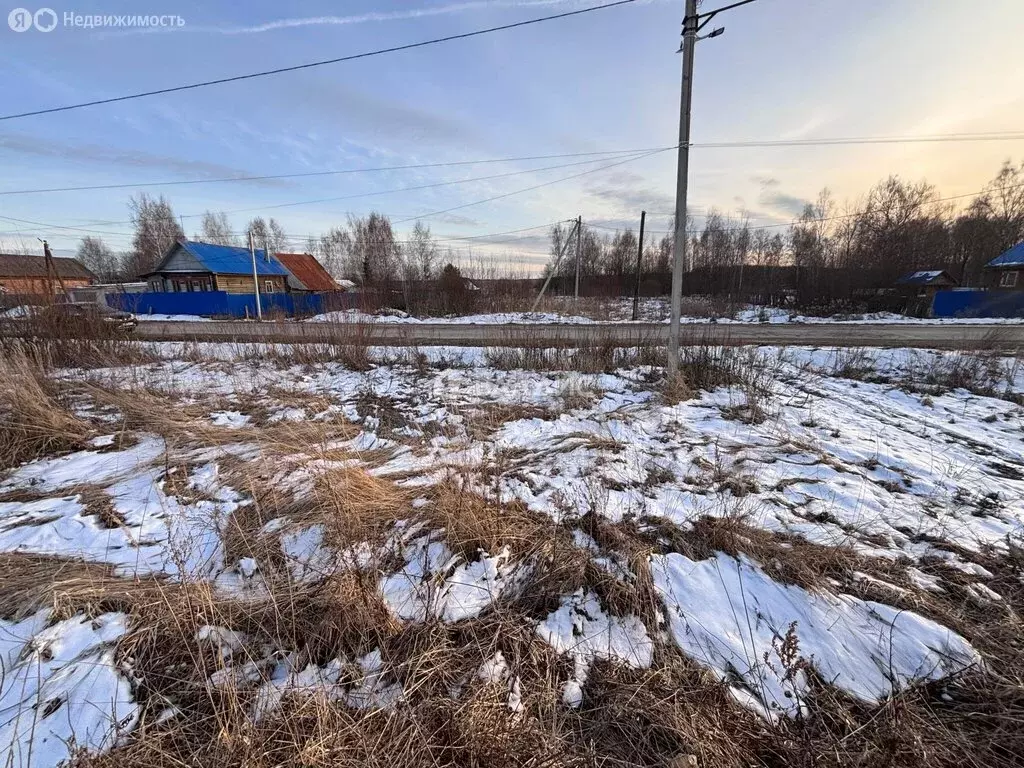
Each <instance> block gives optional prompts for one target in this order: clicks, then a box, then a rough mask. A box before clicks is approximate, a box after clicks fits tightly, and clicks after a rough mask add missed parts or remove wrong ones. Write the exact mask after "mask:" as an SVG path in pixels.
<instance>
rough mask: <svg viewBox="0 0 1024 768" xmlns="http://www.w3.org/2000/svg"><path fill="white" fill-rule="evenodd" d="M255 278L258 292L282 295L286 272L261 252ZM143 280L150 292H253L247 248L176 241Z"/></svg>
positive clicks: (249, 255) (250, 264)
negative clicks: (257, 283)
mask: <svg viewBox="0 0 1024 768" xmlns="http://www.w3.org/2000/svg"><path fill="white" fill-rule="evenodd" d="M256 276H257V279H258V280H259V288H260V293H285V291H286V286H287V279H288V270H286V269H285V268H284V266H283V265H282V264H281V262H279V261H278V260H277V259H276V258H274V257H273V256H268V255H267V254H266V253H265V252H264V251H262V250H257V251H256ZM143 277H144V278H146V282H147V283H148V284H149V290H150V291H152V292H154V293H199V292H206V291H225V292H227V293H253V292H254V290H253V288H254V287H253V259H252V256H251V254H250V253H249V249H248V248H236V247H234V246H230V245H214V244H212V243H199V242H195V241H192V240H179V241H178V242H177V243H175V244H174V246H173V247H172V248H171V249H170V250H169V251H168V252H167V255H165V256H164V257H163V259H161V260H160V263H159V264H158V265H157V267H156V269H154V270H153V271H152V272H150V273H149V274H148V275H143Z"/></svg>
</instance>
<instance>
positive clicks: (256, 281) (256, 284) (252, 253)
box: [249, 230, 263, 320]
mask: <svg viewBox="0 0 1024 768" xmlns="http://www.w3.org/2000/svg"><path fill="white" fill-rule="evenodd" d="M249 258H251V259H252V287H253V290H254V292H255V294H256V319H257V320H262V319H263V307H262V306H260V278H259V275H257V274H256V246H255V245H254V243H253V239H252V230H249Z"/></svg>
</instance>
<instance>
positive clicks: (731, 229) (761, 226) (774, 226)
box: [587, 184, 1024, 234]
mask: <svg viewBox="0 0 1024 768" xmlns="http://www.w3.org/2000/svg"><path fill="white" fill-rule="evenodd" d="M1021 187H1024V184H1010V185H1008V186H1005V187H997V188H995V189H992V190H988V189H982V190H979V191H977V192H968V193H967V194H963V195H951V196H950V197H937V198H935V199H933V200H925V201H924V202H921V203H917V204H915V205H913V206H910V207H911V208H923V207H924V206H926V205H934V204H936V203H948V202H951V201H953V200H964V199H966V198H968V197H974V198H980V197H981V196H982V195H985V194H986V193H988V192H1001V191H1003V190H1007V189H1019V188H1021ZM868 213H871V211H870V210H861V211H856V212H855V213H844V214H841V215H839V216H828V217H826V218H823V219H814V220H813V222H803V221H801V220H800V219H794V220H793V221H787V222H783V223H781V224H759V225H758V226H756V227H748V226H744V227H726V228H724V229H723V230H721V231H723V232H742V231H744V230H747V231H750V232H755V231H757V230H761V229H779V228H784V227H794V226H797V225H798V224H803V223H814V224H819V223H820V224H823V223H825V222H828V221H840V220H842V219H855V218H857V217H858V216H864V215H865V214H868ZM705 218H706V217H705ZM587 226H590V227H596V228H597V229H608V230H614V231H618V229H616V228H615V227H607V226H601V225H598V224H588V225H587ZM619 229H621V227H620V228H619ZM647 231H648V232H656V233H658V234H668V233H670V232H672V231H673V230H671V229H648V230H647Z"/></svg>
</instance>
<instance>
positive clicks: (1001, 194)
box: [976, 161, 1024, 252]
mask: <svg viewBox="0 0 1024 768" xmlns="http://www.w3.org/2000/svg"><path fill="white" fill-rule="evenodd" d="M976 205H977V211H978V212H979V213H983V214H984V215H985V216H986V217H987V218H989V219H992V220H993V221H994V222H995V223H996V226H997V231H998V233H999V244H998V246H997V250H999V251H1000V252H1002V251H1005V250H1007V249H1009V248H1012V247H1013V246H1015V245H1016V244H1017V243H1019V242H1021V241H1022V240H1024V162H1022V163H1021V164H1020V165H1014V164H1013V163H1011V162H1009V161H1007V162H1006V163H1004V164H1003V167H1002V168H1001V169H1000V170H999V173H997V174H996V177H995V178H994V179H992V181H990V182H989V183H988V186H987V187H986V188H985V192H984V194H983V195H982V196H981V198H979V199H978V201H977V203H976Z"/></svg>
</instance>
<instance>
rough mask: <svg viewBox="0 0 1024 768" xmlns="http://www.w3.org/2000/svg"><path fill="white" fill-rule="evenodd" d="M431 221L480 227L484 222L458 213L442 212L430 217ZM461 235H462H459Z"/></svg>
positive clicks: (458, 225)
mask: <svg viewBox="0 0 1024 768" xmlns="http://www.w3.org/2000/svg"><path fill="white" fill-rule="evenodd" d="M430 221H431V222H435V221H436V222H440V223H442V224H451V225H452V226H455V227H479V226H481V225H482V222H480V221H477V220H476V219H471V218H469V216H460V215H459V214H457V213H442V214H438V215H437V216H431V217H430ZM459 237H461V235H459Z"/></svg>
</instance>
